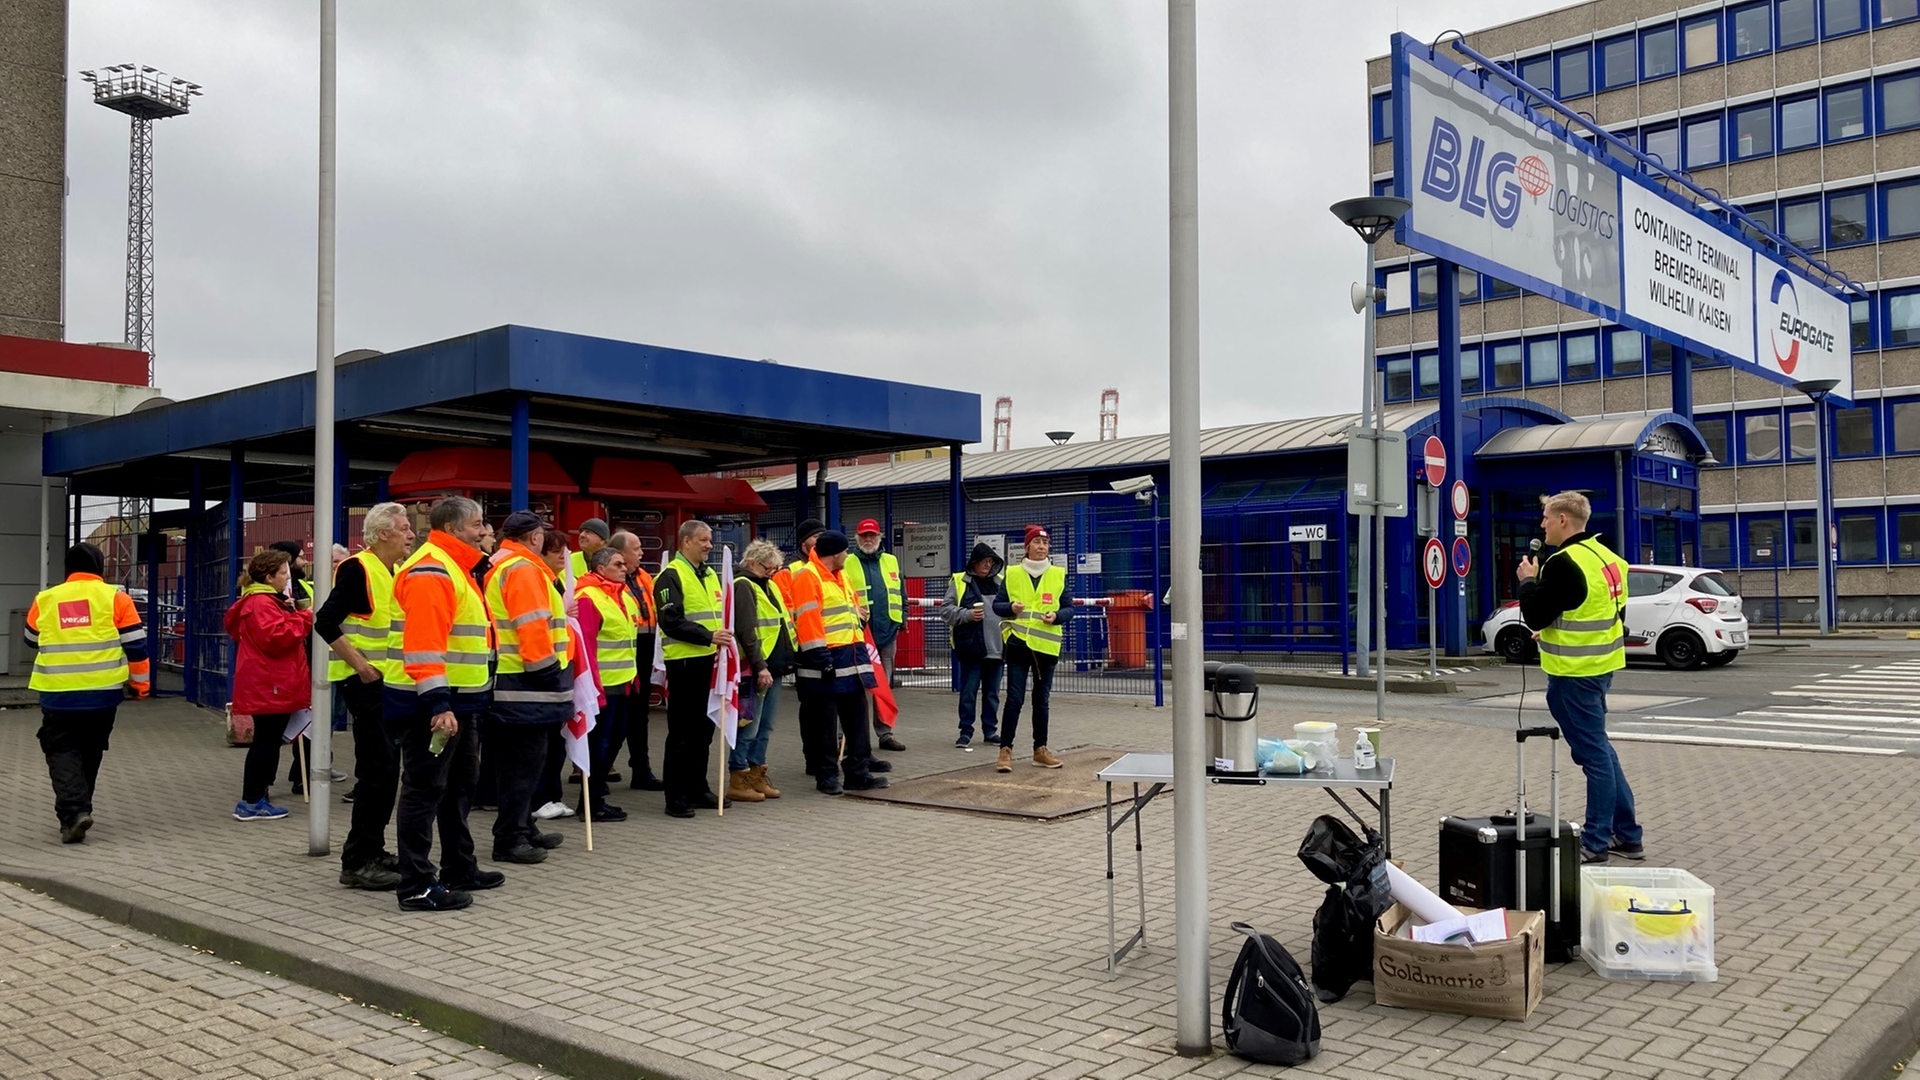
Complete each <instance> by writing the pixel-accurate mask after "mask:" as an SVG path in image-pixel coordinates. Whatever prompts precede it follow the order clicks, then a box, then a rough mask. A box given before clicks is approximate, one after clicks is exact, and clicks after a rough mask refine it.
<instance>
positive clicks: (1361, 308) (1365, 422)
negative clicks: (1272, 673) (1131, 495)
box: [1329, 195, 1412, 711]
mask: <svg viewBox="0 0 1920 1080" xmlns="http://www.w3.org/2000/svg"><path fill="white" fill-rule="evenodd" d="M1411 206H1412V204H1411V203H1409V202H1408V201H1407V200H1405V199H1397V198H1394V197H1393V196H1391V195H1375V196H1370V197H1368V198H1362V199H1342V200H1341V201H1339V202H1337V203H1334V204H1333V206H1332V207H1330V208H1329V209H1331V210H1332V211H1333V216H1334V217H1337V218H1339V219H1340V221H1341V222H1342V223H1343V224H1345V225H1346V226H1347V227H1348V228H1350V229H1352V230H1353V231H1354V232H1356V233H1359V234H1360V239H1361V240H1362V241H1364V242H1365V243H1366V245H1367V270H1366V277H1365V278H1364V279H1363V280H1364V284H1362V285H1360V286H1358V287H1356V288H1355V289H1354V290H1353V300H1354V307H1355V310H1357V311H1358V312H1359V313H1360V314H1361V315H1362V316H1364V317H1365V319H1366V330H1365V340H1364V344H1363V345H1362V349H1363V353H1364V355H1363V356H1362V357H1361V361H1360V378H1361V383H1360V426H1361V427H1362V428H1364V429H1366V430H1364V431H1362V432H1360V433H1359V436H1360V437H1361V438H1363V439H1367V440H1369V441H1371V442H1372V443H1373V451H1374V453H1373V479H1372V481H1371V482H1370V484H1369V486H1368V489H1367V498H1368V499H1369V500H1374V499H1378V498H1379V493H1380V439H1381V436H1382V434H1383V432H1384V430H1385V424H1384V421H1385V413H1386V402H1385V401H1384V399H1383V396H1382V394H1381V391H1380V382H1379V379H1377V378H1376V377H1375V373H1374V361H1373V351H1374V327H1373V319H1374V304H1375V303H1376V302H1377V301H1379V300H1380V299H1381V298H1382V296H1381V291H1380V290H1378V289H1376V288H1375V286H1374V284H1373V248H1374V244H1375V243H1377V242H1378V241H1379V239H1380V238H1381V237H1382V236H1385V235H1386V233H1387V230H1388V229H1391V228H1393V225H1394V222H1396V221H1399V220H1400V218H1401V216H1402V215H1404V214H1405V213H1406V212H1407V210H1408V209H1409V208H1410V207H1411ZM1369 417H1371V419H1369ZM1349 495H1351V493H1349ZM1368 509H1369V510H1371V511H1372V513H1373V533H1372V537H1371V543H1369V542H1368V541H1369V537H1368V535H1367V530H1365V529H1360V530H1357V532H1358V533H1359V539H1360V557H1359V574H1358V577H1357V579H1356V580H1357V582H1358V585H1359V587H1358V589H1356V590H1355V591H1356V592H1357V593H1358V594H1359V595H1358V597H1357V600H1358V603H1357V605H1356V607H1355V612H1354V614H1355V619H1354V625H1355V626H1356V627H1357V628H1358V630H1357V637H1358V639H1359V640H1358V641H1356V642H1355V647H1354V652H1355V653H1356V654H1358V656H1357V659H1358V660H1359V663H1360V669H1359V670H1360V674H1361V675H1365V674H1367V671H1368V661H1367V647H1368V636H1369V627H1370V626H1371V628H1372V635H1373V639H1374V641H1373V644H1374V645H1375V646H1376V647H1378V648H1379V650H1380V662H1379V663H1378V664H1375V665H1373V666H1374V668H1375V671H1374V680H1375V685H1374V696H1375V698H1376V705H1379V704H1380V703H1381V702H1382V701H1384V698H1385V695H1386V680H1387V673H1386V663H1387V587H1386V581H1387V579H1386V575H1385V574H1384V573H1382V572H1379V571H1377V570H1376V569H1375V567H1374V561H1375V560H1376V559H1378V560H1380V561H1381V562H1382V563H1383V564H1384V561H1385V560H1384V558H1383V556H1382V555H1381V554H1380V553H1381V552H1383V551H1384V550H1385V549H1386V546H1387V519H1386V518H1385V517H1383V516H1382V515H1381V514H1380V512H1379V510H1380V508H1379V507H1378V506H1371V507H1368ZM1369 609H1371V613H1370V611H1369ZM1370 614H1371V617H1370ZM1376 711H1378V709H1376Z"/></svg>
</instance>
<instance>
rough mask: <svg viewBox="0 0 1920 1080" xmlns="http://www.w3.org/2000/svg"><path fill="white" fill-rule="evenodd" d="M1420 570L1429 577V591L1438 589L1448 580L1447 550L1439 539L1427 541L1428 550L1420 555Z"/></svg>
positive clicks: (1430, 538) (1434, 538)
mask: <svg viewBox="0 0 1920 1080" xmlns="http://www.w3.org/2000/svg"><path fill="white" fill-rule="evenodd" d="M1420 570H1421V572H1422V573H1424V574H1426V576H1427V588H1429V589H1437V588H1439V587H1440V584H1441V582H1444V581H1446V580H1447V549H1446V548H1445V547H1444V546H1443V545H1442V544H1441V543H1440V538H1439V537H1429V538H1428V539H1427V546H1426V549H1425V550H1423V551H1422V552H1421V553H1420Z"/></svg>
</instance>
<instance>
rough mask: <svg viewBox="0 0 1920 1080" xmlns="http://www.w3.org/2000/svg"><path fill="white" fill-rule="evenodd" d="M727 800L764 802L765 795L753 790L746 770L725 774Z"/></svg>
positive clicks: (765, 799)
mask: <svg viewBox="0 0 1920 1080" xmlns="http://www.w3.org/2000/svg"><path fill="white" fill-rule="evenodd" d="M727 801H728V802H766V801H767V797H766V796H765V795H762V794H760V793H759V792H758V791H755V790H754V787H753V781H752V780H750V779H748V778H747V770H745V769H741V770H740V771H739V772H730V773H728V774H727Z"/></svg>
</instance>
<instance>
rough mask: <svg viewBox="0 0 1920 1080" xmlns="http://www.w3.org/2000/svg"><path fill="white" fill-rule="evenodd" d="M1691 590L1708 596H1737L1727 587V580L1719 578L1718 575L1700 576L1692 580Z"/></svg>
mask: <svg viewBox="0 0 1920 1080" xmlns="http://www.w3.org/2000/svg"><path fill="white" fill-rule="evenodd" d="M1693 590H1694V591H1695V592H1703V593H1706V594H1707V595H1708V596H1738V595H1739V594H1738V593H1736V592H1734V591H1733V590H1732V589H1730V588H1728V587H1727V579H1726V578H1723V577H1721V576H1720V575H1719V574H1718V573H1711V574H1701V575H1700V576H1699V577H1697V578H1694V579H1693Z"/></svg>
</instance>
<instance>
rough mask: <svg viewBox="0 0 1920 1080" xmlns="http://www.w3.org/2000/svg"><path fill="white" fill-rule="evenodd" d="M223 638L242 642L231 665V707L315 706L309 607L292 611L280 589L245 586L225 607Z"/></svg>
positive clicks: (268, 710) (274, 711) (249, 710)
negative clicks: (226, 637)
mask: <svg viewBox="0 0 1920 1080" xmlns="http://www.w3.org/2000/svg"><path fill="white" fill-rule="evenodd" d="M226 621H227V636H228V637H231V638H232V639H233V640H235V641H237V642H239V643H240V649H239V652H238V654H237V655H236V656H235V657H234V664H233V711H234V712H237V713H242V714H245V715H248V716H276V715H279V714H281V713H291V712H296V711H298V710H300V709H304V708H307V707H308V706H310V705H312V704H313V679H312V676H311V674H310V672H311V669H310V668H309V667H308V666H307V653H308V651H309V648H310V646H309V643H308V635H310V634H312V633H313V611H312V610H311V609H309V610H306V611H294V610H292V609H291V606H290V603H289V601H288V600H287V599H286V598H285V597H284V596H282V595H281V594H280V593H277V592H275V591H273V590H272V589H270V588H267V587H266V586H264V585H249V586H247V588H246V591H245V592H243V593H241V594H240V599H238V600H236V601H234V604H233V606H232V607H230V608H228V609H227V620H226Z"/></svg>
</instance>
